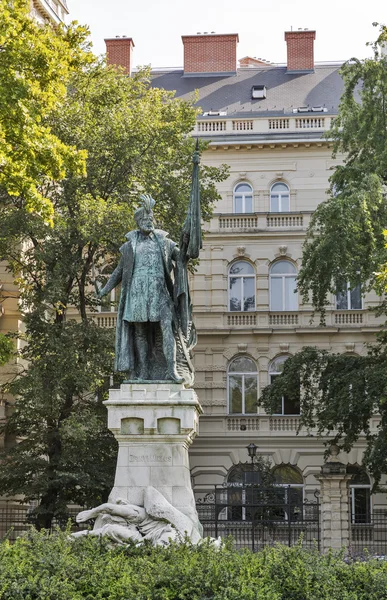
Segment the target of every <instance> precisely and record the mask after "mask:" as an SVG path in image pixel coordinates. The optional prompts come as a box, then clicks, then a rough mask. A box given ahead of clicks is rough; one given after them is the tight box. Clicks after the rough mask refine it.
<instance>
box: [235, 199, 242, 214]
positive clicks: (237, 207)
mask: <svg viewBox="0 0 387 600" xmlns="http://www.w3.org/2000/svg"><path fill="white" fill-rule="evenodd" d="M235 212H236V213H243V197H242V196H235Z"/></svg>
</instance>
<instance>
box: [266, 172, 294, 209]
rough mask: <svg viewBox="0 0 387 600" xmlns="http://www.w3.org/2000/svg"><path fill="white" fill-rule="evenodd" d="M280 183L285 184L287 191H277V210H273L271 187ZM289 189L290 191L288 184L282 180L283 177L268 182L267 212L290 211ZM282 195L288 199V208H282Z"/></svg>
mask: <svg viewBox="0 0 387 600" xmlns="http://www.w3.org/2000/svg"><path fill="white" fill-rule="evenodd" d="M278 184H281V185H285V186H286V187H287V188H288V191H287V192H282V193H281V192H278V196H279V197H278V210H273V209H272V194H273V187H274V186H276V185H278ZM291 195H292V194H291V191H290V185H289V184H288V183H287V182H286V181H284V180H283V179H276V180H275V181H273V182H272V183H271V184H270V188H269V212H270V213H274V214H279V213H288V212H290V208H291V207H290V200H291ZM282 197H284V199H285V197H287V200H288V210H283V209H282Z"/></svg>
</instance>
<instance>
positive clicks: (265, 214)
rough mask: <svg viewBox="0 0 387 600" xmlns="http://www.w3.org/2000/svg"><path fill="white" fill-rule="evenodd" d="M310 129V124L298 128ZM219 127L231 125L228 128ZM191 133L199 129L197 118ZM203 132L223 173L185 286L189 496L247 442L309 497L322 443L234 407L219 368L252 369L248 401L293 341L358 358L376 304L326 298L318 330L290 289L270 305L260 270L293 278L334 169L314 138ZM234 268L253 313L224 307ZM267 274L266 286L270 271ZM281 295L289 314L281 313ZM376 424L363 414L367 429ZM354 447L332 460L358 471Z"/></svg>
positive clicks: (292, 423) (291, 425)
mask: <svg viewBox="0 0 387 600" xmlns="http://www.w3.org/2000/svg"><path fill="white" fill-rule="evenodd" d="M330 119H331V116H329V115H326V116H325V117H324V120H323V121H324V123H323V125H324V126H323V127H321V128H320V134H322V133H323V131H324V130H326V129H329V126H330ZM257 121H258V120H257ZM208 123H209V122H208V121H207V122H206V124H207V127H209V125H208ZM314 124H315V123H313V121H312V120H310V122H309V125H310V126H311V127H312V126H313V125H314ZM212 127H214V126H212ZM226 127H230V129H231V128H232V126H230V124H229V123H227V125H226ZM197 128H198V129H199V130H200V128H201V125H200V123H199V124H198V126H197ZM253 129H255V130H261V131H264V130H269V123H268V119H260V120H259V121H258V122H256V121H254V123H253ZM253 129H252V130H253ZM234 131H235V129H234ZM201 135H202V136H203V132H201ZM207 136H208V137H210V138H211V140H212V141H211V144H210V147H209V150H207V151H206V153H205V155H204V157H203V162H205V163H206V164H208V165H211V166H216V165H220V164H222V163H227V164H228V165H229V167H230V176H229V178H228V179H227V180H226V181H225V182H223V183H222V184H221V185H220V186H219V193H220V195H221V200H219V202H218V204H217V206H216V209H215V214H214V215H213V218H212V219H211V222H210V223H209V225H207V226H206V233H205V239H204V247H203V251H202V254H201V261H200V265H199V268H198V271H197V273H195V275H194V276H193V278H192V282H191V285H192V292H193V304H194V308H195V318H196V325H197V328H198V345H197V347H196V348H195V351H194V358H195V367H196V382H195V389H196V391H197V394H198V396H199V400H200V402H201V404H202V406H203V409H204V415H203V416H202V417H201V420H200V435H199V437H198V438H196V440H195V442H194V444H193V447H192V449H191V451H190V459H191V469H192V477H193V482H194V489H195V491H196V493H197V495H198V496H202V495H203V494H205V492H206V491H209V489H210V488H211V486H212V485H213V484H221V483H223V482H225V481H227V478H228V474H229V473H230V471H231V469H232V468H233V467H235V466H236V465H238V463H245V462H246V461H248V460H249V459H248V454H247V450H246V446H247V445H248V444H249V443H250V442H254V443H255V444H256V445H257V446H258V453H259V454H261V455H263V456H266V457H268V458H269V459H270V461H271V462H272V464H273V466H275V465H291V466H293V467H294V468H295V469H296V470H297V471H298V472H299V473H300V474H301V475H302V479H303V484H304V497H305V498H309V499H313V495H314V492H315V490H316V489H319V487H320V483H319V480H318V479H317V477H316V476H318V475H319V473H320V470H321V466H322V465H323V463H324V458H323V454H324V445H323V440H319V439H318V438H317V437H310V436H309V435H308V434H307V432H306V431H302V430H301V432H299V433H298V427H299V421H300V417H299V414H297V412H298V413H299V411H294V412H295V414H286V413H287V412H289V407H287V408H288V410H286V407H284V406H283V407H282V410H281V411H279V412H282V413H283V414H277V415H267V414H265V411H264V410H263V408H261V407H260V408H257V407H252V406H251V402H250V406H247V405H248V402H247V399H246V401H245V405H244V406H242V408H244V410H242V411H238V406H237V407H236V408H234V407H233V406H232V390H231V383H230V377H231V378H232V377H233V375H232V374H231V375H230V373H229V369H230V366H231V365H232V363H233V361H234V360H235V359H236V358H238V357H247V358H249V359H250V360H251V361H252V363H253V365H255V367H256V368H255V372H256V375H255V374H254V370H252V372H251V375H250V373H249V374H248V376H249V377H250V378H251V377H254V376H256V377H257V380H258V385H257V388H258V396H259V393H260V390H262V389H263V388H264V387H265V386H266V385H267V384H268V383H269V382H270V371H271V365H273V361H274V360H275V359H278V358H279V357H280V358H283V359H285V358H286V357H288V356H292V355H294V354H295V353H296V352H298V351H300V350H301V349H302V348H303V347H304V346H317V347H318V348H322V349H326V350H329V351H332V352H337V353H357V354H362V353H364V352H365V351H366V349H365V344H366V343H367V342H370V341H372V340H373V339H374V335H375V333H376V332H377V331H378V330H379V326H380V323H381V321H379V320H378V318H377V317H376V316H375V314H374V313H370V312H369V311H368V309H369V308H371V307H373V306H374V305H375V304H376V303H377V298H376V297H375V296H374V295H372V294H366V295H363V296H362V299H361V305H360V306H361V307H360V306H359V304H358V303H356V302H353V304H354V305H355V306H356V308H352V307H351V298H349V306H347V309H341V310H339V309H338V308H337V305H336V297H334V296H332V298H331V304H330V306H329V307H328V311H327V317H326V326H325V327H322V326H321V325H320V322H319V316H318V315H315V316H314V317H313V311H312V307H311V306H310V305H305V304H302V303H301V299H300V298H298V297H297V294H296V295H295V297H296V300H294V299H292V300H290V299H289V298H285V302H284V303H283V304H282V306H279V304H278V302H277V301H276V298H275V294H276V292H277V287H275V286H274V283H275V282H273V275H271V269H272V267H273V266H274V265H279V264H280V263H282V264H283V263H284V262H285V263H288V264H290V265H292V266H293V268H294V272H295V273H296V272H297V271H298V269H299V267H300V265H301V258H302V244H303V241H304V238H305V233H306V229H307V227H308V224H309V222H310V217H311V214H312V212H313V211H314V210H315V208H316V207H317V205H318V204H319V203H320V202H323V201H324V200H325V199H326V193H327V189H328V186H329V182H328V180H329V176H330V174H331V172H332V171H331V169H332V167H333V166H334V164H335V162H334V161H333V160H332V158H331V153H332V149H331V145H330V144H329V143H328V142H327V141H326V140H322V139H321V135H319V136H318V137H320V139H315V140H314V141H310V140H308V141H304V142H303V141H301V140H299V141H298V142H297V143H283V142H282V141H281V142H278V141H274V140H273V141H272V142H271V141H270V139H268V140H267V141H266V143H261V144H259V145H258V144H256V143H251V142H249V140H248V139H247V140H246V138H247V136H246V135H245V136H244V138H243V139H242V140H238V137H239V136H238V132H236V133H235V142H234V143H232V142H229V143H228V144H225V143H224V141H223V140H222V139H221V136H220V135H219V136H218V138H219V141H217V136H216V134H214V132H211V133H208V134H207ZM203 137H204V136H203ZM268 137H269V136H268ZM230 138H231V136H229V139H230ZM241 183H243V184H248V185H249V186H250V187H251V190H252V212H245V213H242V214H241V213H238V214H237V213H235V196H236V195H237V192H238V189H237V190H236V188H237V186H238V185H239V184H241ZM276 183H284V184H286V186H287V187H288V189H289V206H286V208H287V210H286V211H281V212H273V211H271V210H270V209H271V206H270V201H271V196H273V186H274V185H275V184H276ZM275 189H276V188H274V191H275ZM235 190H236V191H235ZM338 234H339V232H338ZM241 262H244V263H247V264H248V265H250V266H251V269H250V271H251V273H252V275H249V276H248V277H251V279H252V280H253V281H254V296H255V299H254V300H253V305H254V306H253V307H252V306H251V303H250V304H249V305H248V310H232V308H233V307H232V306H230V295H232V293H233V292H230V276H229V271H230V268H232V265H235V264H236V263H241ZM280 271H281V269H280ZM285 277H286V275H285V276H284V278H285ZM290 277H293V275H292V274H290ZM274 278H277V280H278V276H277V274H275V277H274ZM279 279H281V277H280V278H279ZM283 281H284V280H283ZM281 283H282V282H281ZM271 288H272V289H271ZM249 290H251V287H250V288H249ZM249 294H250V295H251V292H250V291H249ZM287 300H290V303H291V308H292V310H289V309H288V308H287V306H286V301H287ZM273 304H274V306H273ZM242 308H243V307H242ZM280 309H281V310H280ZM274 370H275V369H274ZM242 395H243V392H242ZM284 408H285V410H284ZM290 408H291V407H290ZM377 422H378V420H377V418H375V422H374V423H373V424H372V425H373V427H376V426H377ZM363 450H364V444H363V443H361V442H359V443H358V444H357V445H356V446H355V448H354V449H353V450H352V451H351V453H350V454H349V455H343V454H342V455H341V456H340V460H341V461H343V462H344V463H349V464H352V465H355V464H358V465H360V464H361V462H362V454H363ZM289 483H291V482H290V481H289ZM384 502H385V500H384V496H382V495H379V496H375V497H374V498H373V508H374V509H376V508H377V507H381V505H382V504H384Z"/></svg>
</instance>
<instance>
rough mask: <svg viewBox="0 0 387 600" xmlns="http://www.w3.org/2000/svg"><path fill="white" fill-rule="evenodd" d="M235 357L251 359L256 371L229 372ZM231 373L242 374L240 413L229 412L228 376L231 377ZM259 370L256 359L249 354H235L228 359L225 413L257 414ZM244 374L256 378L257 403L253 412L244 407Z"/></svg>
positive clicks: (239, 414)
mask: <svg viewBox="0 0 387 600" xmlns="http://www.w3.org/2000/svg"><path fill="white" fill-rule="evenodd" d="M237 358H248V359H249V360H251V362H252V363H253V364H254V365H255V367H256V371H244V372H243V373H242V372H237V371H234V372H231V373H230V367H231V365H232V363H233V362H234V361H235V360H236V359H237ZM233 375H237V376H242V412H240V413H236V412H231V410H230V409H231V397H230V376H231V377H232V376H233ZM258 375H259V371H258V366H257V363H256V361H255V360H254V359H253V357H252V356H250V355H249V354H236V355H235V356H233V357H232V359H231V360H230V362H229V364H228V366H227V384H226V385H227V414H228V415H229V416H241V415H243V416H245V415H257V414H258V398H259V377H258ZM245 376H249V377H252V376H255V377H256V380H257V405H256V411H255V412H246V410H245V408H246V401H245Z"/></svg>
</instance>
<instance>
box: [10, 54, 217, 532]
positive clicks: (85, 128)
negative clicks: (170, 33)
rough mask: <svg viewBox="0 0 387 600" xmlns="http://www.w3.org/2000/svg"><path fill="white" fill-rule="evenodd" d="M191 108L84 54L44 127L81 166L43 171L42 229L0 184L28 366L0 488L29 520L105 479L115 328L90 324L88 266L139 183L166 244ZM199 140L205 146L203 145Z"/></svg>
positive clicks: (208, 194) (188, 158)
mask: <svg viewBox="0 0 387 600" xmlns="http://www.w3.org/2000/svg"><path fill="white" fill-rule="evenodd" d="M196 112H197V111H196V109H195V108H194V107H193V105H192V104H189V103H186V102H181V101H180V100H177V99H175V98H174V97H173V94H171V93H170V92H166V91H164V90H159V89H154V88H152V86H151V83H150V79H149V70H147V69H144V70H140V71H139V72H138V73H137V74H136V75H134V77H132V78H128V77H127V76H125V75H124V74H123V73H122V72H120V71H117V69H111V68H106V66H105V65H104V64H103V63H102V62H100V61H99V60H97V59H93V60H89V61H88V64H86V65H83V67H82V69H78V70H76V72H74V73H73V74H72V76H71V81H70V84H69V91H68V94H67V97H66V102H65V103H61V104H60V105H59V106H58V108H57V110H55V111H54V112H53V113H52V114H51V117H50V119H49V120H48V123H49V125H50V128H51V131H52V133H53V135H55V136H56V137H57V138H58V139H59V140H61V143H63V144H65V145H66V147H67V146H68V147H72V148H75V149H77V151H82V152H85V153H86V154H87V160H86V167H87V170H86V173H80V172H79V170H78V169H77V168H75V167H74V168H73V169H68V171H67V174H66V177H65V178H64V179H63V180H62V181H61V183H60V185H59V184H58V183H57V182H55V181H52V180H49V179H48V178H47V177H42V178H41V180H40V188H39V189H40V192H41V193H42V195H43V196H44V197H47V198H49V199H50V201H51V203H52V206H53V209H54V215H53V221H52V223H49V222H47V220H46V219H45V218H44V217H43V216H42V215H41V214H38V213H36V212H31V211H30V210H29V207H28V206H27V204H26V198H25V196H24V195H23V194H20V195H11V194H9V193H8V190H7V188H5V187H3V188H2V189H1V188H0V232H1V233H0V255H1V256H2V257H3V258H5V259H6V260H7V261H8V263H9V265H10V269H11V270H12V273H13V275H14V277H15V279H16V281H17V283H18V285H19V289H20V293H21V306H22V309H23V311H24V323H25V334H24V335H23V342H24V344H22V350H21V352H20V356H21V358H22V359H23V363H22V364H26V365H28V366H27V368H26V369H25V370H22V371H21V372H19V373H18V374H17V376H16V378H15V379H14V380H12V381H10V382H9V383H8V385H7V386H6V388H5V389H6V391H7V392H8V393H11V394H13V395H14V397H15V398H16V402H15V407H14V410H13V412H12V414H11V416H10V418H9V420H8V422H7V423H6V425H5V428H4V429H5V433H6V435H7V436H8V439H11V440H12V439H14V438H18V439H19V440H20V441H19V443H18V444H16V445H14V446H12V447H11V448H9V447H7V448H6V449H5V450H4V451H3V452H2V453H1V455H0V458H1V460H2V469H1V473H0V487H1V489H2V493H6V494H8V495H14V494H22V495H23V496H24V497H25V498H27V499H29V500H32V499H38V500H39V506H38V508H37V509H36V510H35V511H34V516H35V519H36V524H37V526H38V527H42V526H44V527H48V526H49V525H50V523H51V520H52V518H53V517H54V516H55V517H57V518H60V519H62V518H63V517H64V515H65V510H66V509H65V507H66V504H68V503H71V502H76V503H80V504H84V503H86V504H89V505H96V504H100V503H101V501H104V500H105V499H106V496H107V494H108V492H109V491H110V489H111V487H112V484H113V476H114V464H115V453H116V444H115V441H114V438H113V436H112V435H111V434H110V433H109V432H108V431H107V429H106V410H105V409H104V407H103V406H102V400H104V399H105V398H106V387H107V382H108V381H109V378H110V377H111V375H112V369H113V343H114V334H113V332H112V331H111V330H103V329H100V328H98V327H96V325H95V323H94V321H93V313H95V312H96V307H97V301H96V298H95V292H94V285H93V275H92V265H93V264H94V263H95V265H96V268H97V270H98V269H101V268H102V267H104V266H106V265H107V264H109V263H112V264H114V263H116V262H117V258H118V250H119V248H120V246H121V245H122V244H123V243H124V242H125V234H126V233H127V232H128V231H129V230H130V229H132V228H133V226H134V222H133V212H134V209H135V208H136V207H137V202H138V197H139V194H140V193H141V192H142V191H146V192H147V193H151V194H152V195H154V197H155V198H156V199H157V204H156V207H155V215H156V218H157V220H158V226H160V227H162V228H165V229H166V230H167V231H169V232H170V233H171V237H172V238H174V239H177V240H178V239H179V236H180V230H181V226H182V223H183V222H184V218H185V214H186V210H187V206H188V201H189V196H190V186H191V174H192V154H193V150H194V141H193V140H192V138H191V137H190V135H189V134H190V132H191V130H192V128H193V126H194V123H195V118H196ZM202 146H204V145H202ZM226 173H227V169H226V168H225V167H222V168H219V169H216V168H205V167H204V168H203V170H202V177H201V186H202V190H201V191H202V203H203V215H204V217H205V218H208V217H209V215H210V214H211V210H212V205H213V202H214V201H215V200H216V199H217V198H218V194H217V192H216V189H215V183H216V182H217V181H221V180H222V179H224V177H225V176H226Z"/></svg>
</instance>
